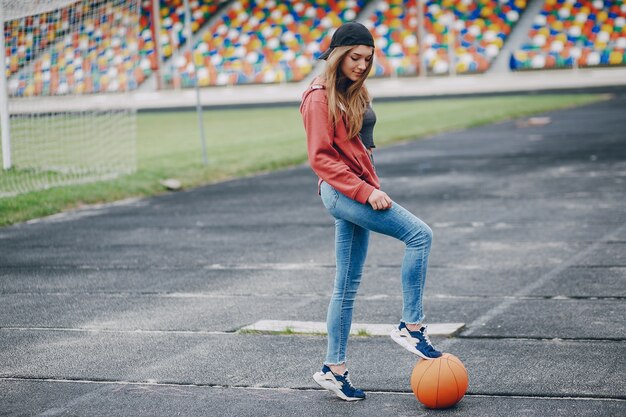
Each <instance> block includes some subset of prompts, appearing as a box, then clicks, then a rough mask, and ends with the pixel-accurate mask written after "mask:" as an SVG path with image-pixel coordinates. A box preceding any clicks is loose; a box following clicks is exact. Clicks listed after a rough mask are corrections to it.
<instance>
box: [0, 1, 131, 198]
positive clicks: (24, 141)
mask: <svg viewBox="0 0 626 417" xmlns="http://www.w3.org/2000/svg"><path fill="white" fill-rule="evenodd" d="M0 23H2V25H3V29H4V30H3V31H1V32H2V33H1V35H0V58H1V60H0V62H4V63H5V71H4V73H3V74H0V116H1V120H2V124H1V128H0V130H1V134H2V148H1V151H0V153H1V155H2V169H1V170H0V198H3V197H10V196H15V195H18V194H22V193H27V192H31V191H35V190H42V189H47V188H51V187H57V186H62V185H69V184H79V183H86V182H93V181H100V180H106V179H112V178H116V177H118V176H120V175H124V174H128V173H132V172H134V171H135V170H136V151H135V147H136V145H135V142H136V111H135V109H134V108H133V106H132V105H131V104H130V103H131V100H129V92H130V91H132V90H134V89H135V88H136V87H137V84H138V79H139V78H140V77H142V75H143V74H142V73H141V71H142V70H141V68H140V66H139V62H140V55H139V46H138V39H139V36H138V34H139V31H140V28H139V0H108V1H105V0H81V1H76V0H0Z"/></svg>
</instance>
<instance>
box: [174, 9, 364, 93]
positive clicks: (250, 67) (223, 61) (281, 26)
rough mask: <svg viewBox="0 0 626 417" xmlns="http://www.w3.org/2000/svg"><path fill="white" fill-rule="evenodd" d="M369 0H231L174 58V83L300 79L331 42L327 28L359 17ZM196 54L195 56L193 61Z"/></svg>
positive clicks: (187, 84) (202, 83)
mask: <svg viewBox="0 0 626 417" xmlns="http://www.w3.org/2000/svg"><path fill="white" fill-rule="evenodd" d="M364 3H365V1H364V0H348V1H345V0H321V1H302V0H294V1H291V2H279V1H274V0H257V1H254V0H242V1H237V2H234V3H232V5H231V6H230V7H229V9H228V10H227V11H226V12H225V13H224V15H223V16H222V17H221V18H220V19H219V20H218V21H216V22H215V23H213V25H212V26H211V27H210V28H208V30H207V31H206V32H204V35H203V37H202V40H201V41H200V42H199V43H198V44H196V45H195V48H194V53H193V56H191V55H190V54H186V55H184V56H180V57H178V59H176V60H174V62H172V65H173V66H174V67H175V71H174V72H173V73H174V74H175V76H179V77H180V78H179V79H178V80H176V79H175V80H174V85H176V86H178V85H182V86H189V85H191V84H192V83H193V77H192V75H193V71H194V63H195V68H197V71H198V82H199V84H200V85H201V86H207V85H224V84H246V83H274V82H286V81H298V80H301V79H302V78H304V76H306V74H308V73H309V72H310V71H311V69H312V67H313V64H314V61H315V59H316V58H317V57H318V56H319V55H320V54H321V52H322V51H323V50H324V49H325V48H326V47H327V46H328V36H327V35H328V32H329V30H330V29H331V28H333V27H338V26H339V25H341V23H343V22H345V21H349V20H354V19H355V18H356V16H357V15H358V13H359V12H360V10H361V9H362V7H363V5H364ZM192 59H193V61H192Z"/></svg>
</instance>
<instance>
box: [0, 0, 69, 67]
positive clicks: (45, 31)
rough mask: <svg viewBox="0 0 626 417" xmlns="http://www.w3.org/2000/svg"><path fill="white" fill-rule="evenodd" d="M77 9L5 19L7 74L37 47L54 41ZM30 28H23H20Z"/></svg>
mask: <svg viewBox="0 0 626 417" xmlns="http://www.w3.org/2000/svg"><path fill="white" fill-rule="evenodd" d="M79 12H80V10H77V9H76V8H75V7H65V8H62V9H58V10H55V11H52V12H48V13H42V14H39V15H35V16H26V17H21V18H19V19H14V20H9V21H7V22H5V26H4V42H5V56H6V57H7V68H6V74H7V76H10V75H11V74H14V73H16V72H17V71H18V70H19V69H21V68H22V67H23V66H24V65H25V64H26V63H27V62H29V61H30V60H32V59H33V58H34V57H35V55H36V53H37V51H39V50H42V49H45V48H47V47H48V46H49V45H52V44H54V42H55V41H56V39H57V38H60V37H63V36H65V35H66V34H68V33H69V32H70V30H71V28H70V25H69V22H71V21H72V20H74V19H75V18H76V14H77V13H79ZM26 27H28V28H31V29H30V30H28V31H26V30H24V28H26Z"/></svg>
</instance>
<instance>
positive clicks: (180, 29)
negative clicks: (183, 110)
mask: <svg viewBox="0 0 626 417" xmlns="http://www.w3.org/2000/svg"><path fill="white" fill-rule="evenodd" d="M227 2H228V0H190V1H189V9H190V12H191V31H192V33H196V32H197V31H198V30H199V29H200V28H201V27H202V26H203V25H204V24H205V23H206V22H207V21H208V20H209V18H210V17H211V16H213V15H214V14H215V13H216V12H217V11H218V10H219V8H220V7H221V6H222V5H223V4H225V3H227ZM152 21H153V19H152V1H151V0H143V1H142V3H141V16H140V19H139V26H140V27H141V35H140V39H139V51H140V54H141V55H142V58H141V68H142V70H143V72H144V75H145V76H148V75H149V74H150V73H151V72H152V70H154V69H156V68H157V62H156V50H155V44H154V39H153V30H152ZM160 22H161V35H160V41H161V48H162V54H163V58H164V59H167V58H169V57H171V56H172V54H173V53H174V51H175V50H176V49H177V48H179V47H180V46H181V45H182V44H184V43H185V33H184V22H185V8H184V3H183V0H165V1H161V2H160Z"/></svg>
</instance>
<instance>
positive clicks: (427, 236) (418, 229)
mask: <svg viewBox="0 0 626 417" xmlns="http://www.w3.org/2000/svg"><path fill="white" fill-rule="evenodd" d="M432 241H433V231H432V229H431V228H430V227H429V226H428V225H427V224H426V223H424V222H419V223H417V224H415V226H414V228H413V234H412V236H411V238H410V239H409V240H408V241H407V242H406V244H407V246H419V247H430V245H431V243H432Z"/></svg>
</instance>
